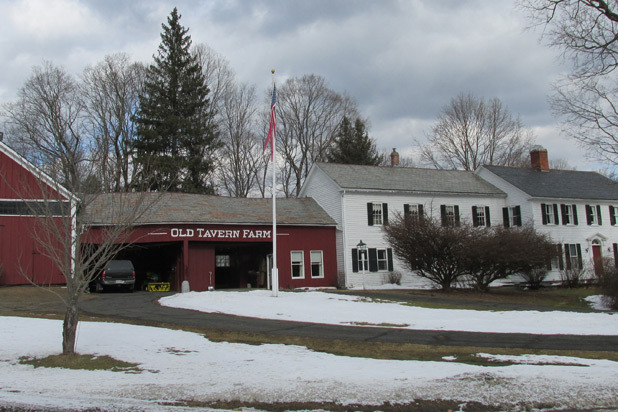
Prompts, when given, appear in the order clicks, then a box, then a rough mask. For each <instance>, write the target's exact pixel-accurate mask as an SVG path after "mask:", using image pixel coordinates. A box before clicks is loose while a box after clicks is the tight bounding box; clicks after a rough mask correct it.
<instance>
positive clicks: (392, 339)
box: [80, 292, 618, 351]
mask: <svg viewBox="0 0 618 412" xmlns="http://www.w3.org/2000/svg"><path fill="white" fill-rule="evenodd" d="M170 294H173V293H148V292H135V293H132V294H129V293H103V294H98V295H91V296H90V298H89V299H87V300H84V301H82V302H81V303H80V308H81V310H82V313H83V314H85V315H90V316H94V317H111V318H116V319H119V320H127V321H132V322H137V323H144V324H149V325H158V326H166V325H177V326H187V327H191V328H198V329H204V330H207V329H215V330H230V331H242V332H249V333H262V334H270V335H285V336H300V337H311V338H318V339H338V340H350V341H367V342H389V343H413V344H422V345H432V344H433V345H451V346H472V347H504V348H522V349H551V350H561V349H564V350H590V351H617V350H618V335H616V336H580V335H533V334H523V333H518V334H509V333H478V332H450V331H433V330H408V329H396V328H374V327H359V326H337V325H323V324H315V323H305V322H290V321H279V320H268V319H257V318H245V317H238V316H231V315H224V314H219V313H202V312H197V311H192V310H186V309H175V308H169V307H164V306H160V305H159V304H158V303H157V300H158V299H159V298H161V297H162V296H167V295H170ZM530 321H531V322H534V320H533V319H531V320H530Z"/></svg>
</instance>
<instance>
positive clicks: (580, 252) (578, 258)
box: [577, 243, 584, 269]
mask: <svg viewBox="0 0 618 412" xmlns="http://www.w3.org/2000/svg"><path fill="white" fill-rule="evenodd" d="M577 263H579V269H583V268H584V264H583V260H582V245H580V244H579V243H578V244H577Z"/></svg>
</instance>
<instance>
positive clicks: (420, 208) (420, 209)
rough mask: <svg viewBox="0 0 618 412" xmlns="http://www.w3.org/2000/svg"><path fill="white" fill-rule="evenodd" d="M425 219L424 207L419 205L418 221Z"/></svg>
mask: <svg viewBox="0 0 618 412" xmlns="http://www.w3.org/2000/svg"><path fill="white" fill-rule="evenodd" d="M422 219H423V205H418V220H422Z"/></svg>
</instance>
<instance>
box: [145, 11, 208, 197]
mask: <svg viewBox="0 0 618 412" xmlns="http://www.w3.org/2000/svg"><path fill="white" fill-rule="evenodd" d="M180 17H181V16H180V15H179V14H178V10H177V9H176V8H174V10H172V13H171V15H170V17H168V19H167V23H168V24H167V25H165V24H162V27H163V31H162V33H161V44H160V45H159V49H158V54H157V56H154V64H152V65H150V66H149V68H148V70H147V74H146V80H145V83H144V93H143V94H142V95H141V96H140V108H139V111H138V115H137V118H136V122H137V139H136V143H135V149H136V158H135V163H136V167H137V168H138V169H139V171H140V178H139V179H138V180H141V182H140V183H147V184H148V185H149V187H150V188H151V189H152V190H170V191H176V192H187V193H212V192H213V189H212V187H210V186H209V185H208V184H207V176H208V174H209V173H210V171H211V168H212V161H211V159H210V158H209V156H210V155H209V154H210V153H212V151H213V149H214V148H215V147H216V146H217V144H218V138H217V131H216V129H215V128H214V126H212V122H211V121H210V120H211V119H212V117H213V116H214V113H213V112H212V110H211V105H210V101H209V99H208V93H209V92H210V90H209V89H208V86H207V85H206V80H205V77H204V74H203V71H202V67H201V65H200V63H199V61H198V60H197V58H196V56H194V55H192V54H191V53H190V47H191V36H189V35H188V34H187V33H188V31H189V29H186V28H184V27H183V26H182V25H181V24H180V22H179V20H180Z"/></svg>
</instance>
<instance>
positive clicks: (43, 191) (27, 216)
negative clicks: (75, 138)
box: [0, 141, 77, 286]
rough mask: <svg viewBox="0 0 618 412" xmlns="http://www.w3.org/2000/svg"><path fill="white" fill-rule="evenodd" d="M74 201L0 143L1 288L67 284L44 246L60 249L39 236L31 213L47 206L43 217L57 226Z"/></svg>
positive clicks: (39, 231)
mask: <svg viewBox="0 0 618 412" xmlns="http://www.w3.org/2000/svg"><path fill="white" fill-rule="evenodd" d="M72 201H77V199H76V198H75V197H74V196H73V195H72V194H71V193H70V192H69V191H68V190H67V189H65V188H64V187H62V186H61V185H60V184H58V183H57V182H55V181H54V180H53V179H51V178H50V177H49V176H48V175H46V174H45V173H43V172H42V171H41V170H39V169H38V168H36V167H35V166H34V165H33V164H32V163H30V162H28V161H27V160H26V159H24V158H23V157H22V156H20V155H19V154H18V153H17V152H15V151H14V150H13V149H11V148H10V147H9V146H7V145H6V144H4V143H3V142H1V141H0V286H2V285H22V284H29V283H31V282H34V283H36V284H39V285H50V284H63V283H65V279H64V276H63V275H62V272H61V271H60V269H59V268H58V265H57V262H55V261H54V259H52V258H50V257H49V256H50V254H49V250H48V248H47V247H46V245H49V246H51V247H52V248H53V247H55V248H60V247H61V245H60V244H58V242H57V240H56V239H45V238H44V237H43V235H42V234H41V230H40V229H41V227H40V226H39V225H40V221H39V219H37V217H36V216H34V212H35V211H36V210H43V209H40V208H49V209H45V211H44V213H45V215H49V216H56V215H57V218H56V217H54V219H55V220H56V223H57V224H58V225H61V223H60V222H62V219H63V218H62V213H63V212H62V211H63V210H66V209H65V208H67V207H70V204H71V202H72ZM69 229H70V228H69ZM53 242H55V243H56V244H53Z"/></svg>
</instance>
